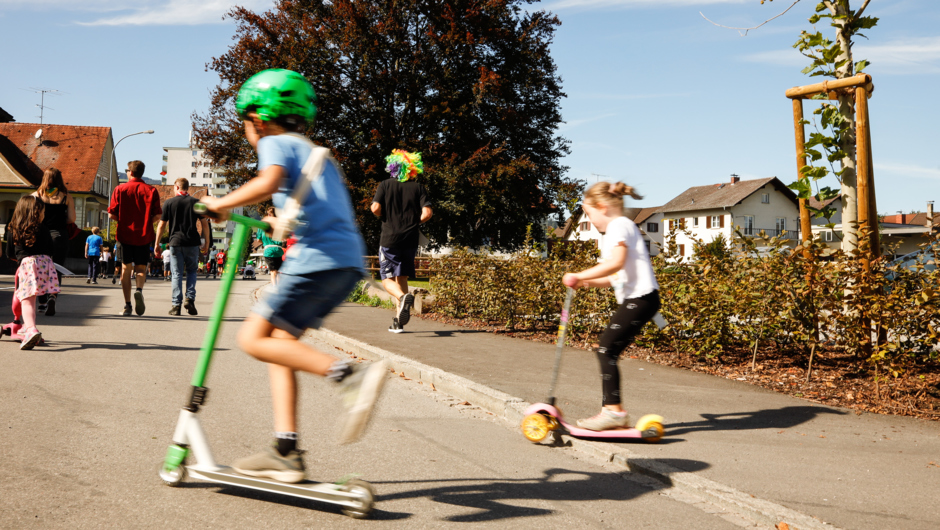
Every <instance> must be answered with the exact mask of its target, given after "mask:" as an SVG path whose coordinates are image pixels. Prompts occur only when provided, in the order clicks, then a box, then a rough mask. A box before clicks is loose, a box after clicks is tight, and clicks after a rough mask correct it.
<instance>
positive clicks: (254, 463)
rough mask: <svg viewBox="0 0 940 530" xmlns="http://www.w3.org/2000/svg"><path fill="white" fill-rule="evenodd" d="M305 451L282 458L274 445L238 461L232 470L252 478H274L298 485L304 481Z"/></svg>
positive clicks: (294, 452)
mask: <svg viewBox="0 0 940 530" xmlns="http://www.w3.org/2000/svg"><path fill="white" fill-rule="evenodd" d="M301 454H303V451H291V452H289V453H287V456H281V453H278V452H277V448H276V447H275V446H274V445H273V444H272V445H271V446H269V447H267V448H266V449H265V450H264V451H262V452H260V453H258V454H256V455H251V456H248V457H245V458H241V459H239V460H236V461H235V462H234V463H233V464H232V469H234V470H235V471H238V472H239V473H241V474H242V475H248V476H251V477H265V478H273V479H274V480H277V481H280V482H289V483H291V484H296V483H297V482H300V481H302V480H303V479H304V461H303V458H301V456H300V455H301Z"/></svg>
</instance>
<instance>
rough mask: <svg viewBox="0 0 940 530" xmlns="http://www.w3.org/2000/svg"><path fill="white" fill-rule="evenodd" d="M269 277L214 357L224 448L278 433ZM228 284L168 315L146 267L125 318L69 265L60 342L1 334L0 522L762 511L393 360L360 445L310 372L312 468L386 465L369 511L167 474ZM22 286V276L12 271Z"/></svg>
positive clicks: (192, 523) (137, 524) (193, 522)
mask: <svg viewBox="0 0 940 530" xmlns="http://www.w3.org/2000/svg"><path fill="white" fill-rule="evenodd" d="M265 280H266V277H264V276H262V277H261V280H260V281H258V282H245V281H238V282H236V285H235V289H234V290H233V294H232V297H231V299H230V304H229V311H228V315H227V322H226V324H225V325H224V326H223V329H222V334H221V339H220V343H219V345H218V350H217V354H216V357H215V359H214V362H213V365H212V366H211V368H210V371H209V376H208V381H207V386H208V387H209V388H210V391H209V395H208V400H207V404H206V406H205V407H204V408H203V409H202V411H201V412H200V419H201V421H202V423H203V427H204V429H205V431H206V433H207V436H208V438H209V442H210V444H211V446H212V449H213V452H214V455H215V458H216V460H217V461H219V462H220V463H223V464H224V463H229V462H231V461H232V460H233V459H236V458H238V457H241V456H244V455H247V454H251V453H253V452H256V451H257V450H259V449H261V448H262V447H263V446H264V445H265V444H267V443H268V441H269V439H270V436H271V412H270V398H269V395H268V383H267V375H266V370H265V367H264V366H263V365H262V364H261V363H258V362H256V361H254V360H252V359H250V358H249V357H248V356H246V355H245V354H243V353H242V352H240V351H238V349H237V347H236V345H235V343H234V332H235V329H236V325H237V321H240V320H241V319H242V318H243V317H244V315H245V314H247V312H248V309H249V305H250V304H249V298H250V297H249V294H250V291H251V290H252V289H253V288H255V287H258V286H260V284H261V283H262V282H263V281H265ZM218 285H219V282H217V281H205V282H201V283H200V284H199V295H198V296H197V308H198V309H199V311H200V316H198V317H185V316H184V317H170V316H167V314H166V313H167V311H168V310H169V305H170V304H169V284H167V283H164V282H150V283H148V284H147V287H146V288H145V294H146V301H147V313H146V314H145V315H144V316H142V317H136V316H134V317H119V316H117V313H118V311H119V310H120V308H121V306H122V303H123V300H122V298H121V294H120V290H119V289H118V288H116V287H113V286H111V284H110V282H109V283H106V284H102V285H99V286H90V285H89V286H86V285H85V284H84V282H81V281H80V280H66V289H65V293H64V296H62V297H61V299H60V303H59V306H58V314H57V315H56V316H55V317H45V316H40V317H39V319H40V320H39V323H40V326H39V327H40V330H41V331H42V332H43V334H44V336H45V337H46V339H47V340H48V344H47V345H46V346H44V347H38V348H36V349H35V350H33V351H20V350H19V349H18V344H17V343H12V342H9V340H4V341H0V366H2V369H0V448H2V456H3V465H2V466H0V528H154V527H160V528H167V527H171V528H195V527H200V528H258V527H278V528H305V527H306V528H322V527H327V526H329V527H341V526H369V527H379V526H382V527H385V526H388V527H391V526H405V525H407V526H408V527H409V528H412V527H417V528H425V527H434V528H437V527H441V526H451V525H453V526H461V525H464V524H465V523H476V525H485V526H489V527H500V528H505V527H523V526H525V527H531V526H533V525H539V526H544V527H547V528H560V527H575V526H580V527H590V528H606V527H611V528H613V527H616V528H689V527H693V528H698V529H708V528H737V527H741V526H749V524H748V523H747V521H745V520H743V519H740V518H739V517H737V516H735V515H734V514H728V513H723V512H722V510H720V509H718V508H715V507H713V506H711V505H709V504H707V503H704V502H701V500H700V499H696V498H694V497H690V496H689V495H687V494H683V493H679V492H676V491H673V490H671V489H669V488H666V487H664V486H663V485H662V484H660V483H657V482H653V481H651V480H649V479H645V478H644V477H642V476H633V475H631V474H630V473H626V472H624V471H623V470H622V469H618V468H614V467H612V466H609V465H607V464H605V463H604V462H600V461H596V460H592V459H591V458H589V457H586V456H583V455H580V454H578V453H575V452H572V451H566V450H562V449H558V448H552V447H548V446H536V445H533V444H530V443H529V442H527V441H526V440H525V439H524V438H523V437H522V435H521V434H520V433H518V432H514V431H513V430H512V429H509V428H507V426H506V425H504V424H502V423H500V422H499V421H498V420H496V419H495V418H494V417H493V416H492V415H490V414H489V413H487V412H485V411H482V410H480V409H476V408H474V407H472V406H467V405H463V404H461V403H462V402H460V401H457V400H456V399H454V398H451V397H450V396H447V395H445V394H443V393H441V392H438V391H434V390H431V389H430V388H427V387H426V386H424V385H419V384H417V383H416V382H414V381H410V380H405V379H403V378H400V377H395V376H393V375H391V374H390V378H391V379H390V381H389V384H388V385H387V386H386V393H385V395H384V396H383V399H382V401H381V402H380V404H379V408H378V410H377V417H376V420H375V421H374V422H373V424H372V426H371V429H370V431H369V432H368V433H367V435H366V438H365V439H364V440H363V441H361V442H360V443H357V444H353V445H351V446H339V445H337V444H336V437H337V434H338V425H337V419H338V418H339V414H340V410H341V405H340V400H339V396H338V393H337V391H336V388H335V387H334V386H332V385H331V384H329V383H327V382H325V381H323V380H321V379H319V378H316V377H312V376H305V377H302V379H301V389H302V391H301V392H302V393H301V406H300V416H301V418H300V424H301V429H302V439H301V448H303V449H305V450H306V451H307V453H306V455H305V460H306V463H307V468H308V476H309V477H310V478H312V479H314V480H322V481H333V480H336V479H338V478H340V477H342V476H344V475H347V474H349V473H355V474H358V475H361V478H362V479H364V480H367V481H369V482H371V483H372V484H373V485H374V487H375V489H376V492H377V495H378V499H377V504H376V511H375V512H374V513H373V516H372V518H371V519H369V520H365V521H358V520H353V519H349V518H347V517H345V516H343V515H341V514H340V512H339V510H338V509H335V508H333V507H331V506H327V505H323V504H318V503H316V502H313V501H307V500H302V499H294V498H288V497H281V496H277V495H273V494H267V493H262V492H253V491H250V490H242V489H238V488H234V487H228V486H222V485H217V484H212V483H207V482H200V481H195V480H191V479H190V480H187V482H185V483H183V484H182V485H181V486H180V487H178V488H170V487H167V486H164V485H163V484H162V483H161V481H160V479H159V478H158V476H157V467H158V465H159V463H160V462H161V461H162V458H163V455H164V453H165V451H166V448H167V446H168V445H169V444H170V438H171V436H172V431H173V428H174V426H175V423H176V419H177V415H178V411H179V407H180V406H181V405H183V404H184V402H185V401H186V399H187V397H188V386H189V380H190V378H191V376H192V371H193V369H194V367H195V363H196V358H197V356H198V350H199V345H200V344H201V341H202V336H203V333H204V331H205V328H206V321H207V315H208V314H209V313H210V304H211V303H212V301H213V300H214V298H215V294H216V290H217V287H218ZM9 286H10V282H9V277H5V278H4V279H3V280H0V287H9ZM0 293H3V296H2V297H0V304H3V307H2V308H0V309H2V310H0V321H3V322H8V321H9V320H10V319H11V317H10V310H9V305H8V301H9V299H10V298H9V296H10V295H9V293H10V291H9V290H8V289H7V290H2V291H0ZM323 348H324V349H327V348H329V347H327V346H325V345H324V346H323ZM329 350H331V351H333V352H334V353H336V354H337V355H343V354H342V353H341V352H338V351H336V350H332V348H329Z"/></svg>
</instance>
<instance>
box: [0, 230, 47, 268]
mask: <svg viewBox="0 0 940 530" xmlns="http://www.w3.org/2000/svg"><path fill="white" fill-rule="evenodd" d="M52 250H53V247H52V236H51V235H50V234H49V229H48V228H46V227H45V226H41V225H40V228H39V233H38V234H37V237H36V244H35V245H33V246H31V247H23V246H20V245H14V244H13V232H11V231H9V230H7V248H6V255H7V257H8V258H10V259H15V260H16V261H17V262H21V261H23V258H25V257H27V256H50V257H51V256H52Z"/></svg>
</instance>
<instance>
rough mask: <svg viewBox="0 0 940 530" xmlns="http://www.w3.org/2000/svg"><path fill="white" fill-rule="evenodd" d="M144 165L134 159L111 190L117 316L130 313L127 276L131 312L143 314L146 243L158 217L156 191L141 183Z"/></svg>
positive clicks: (158, 200) (151, 239)
mask: <svg viewBox="0 0 940 530" xmlns="http://www.w3.org/2000/svg"><path fill="white" fill-rule="evenodd" d="M143 176H144V163H143V162H141V161H140V160H134V161H132V162H130V163H128V164H127V182H125V183H124V184H121V185H120V186H118V187H116V188H114V193H112V194H111V204H110V206H108V216H109V217H110V218H111V219H113V220H115V221H117V241H118V242H117V245H116V247H117V248H118V249H120V253H121V262H122V264H123V265H124V268H123V270H122V271H121V289H122V290H123V291H124V310H123V311H122V312H121V315H124V316H128V315H130V314H131V274H132V273H133V275H134V276H135V277H136V280H137V281H136V284H137V290H136V291H135V292H134V307H133V310H134V312H136V313H137V314H138V315H143V314H144V311H145V310H146V306H145V305H144V291H143V290H144V283H145V282H146V281H147V265H148V264H149V263H150V256H151V252H152V251H151V250H150V244H151V243H152V242H153V237H154V230H153V223H154V222H155V221H156V220H157V218H158V217H160V214H161V212H162V210H161V209H160V195H159V193H157V189H156V188H154V187H153V186H151V185H150V184H147V183H146V182H144V181H143Z"/></svg>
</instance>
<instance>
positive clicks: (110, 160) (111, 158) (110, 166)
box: [107, 129, 153, 237]
mask: <svg viewBox="0 0 940 530" xmlns="http://www.w3.org/2000/svg"><path fill="white" fill-rule="evenodd" d="M138 134H153V129H150V130H149V131H140V132H135V133H132V134H128V135H127V136H124V137H122V138H121V139H120V140H118V141H117V142H116V143H115V144H114V146H113V147H112V148H111V156H109V157H108V206H109V207H110V205H111V191H112V188H111V184H113V182H112V181H111V171H112V170H113V169H114V150H115V149H117V146H118V144H119V143H121V142H123V141H124V138H130V137H131V136H137V135H138ZM107 234H108V237H111V216H110V215H109V216H108V231H107Z"/></svg>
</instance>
